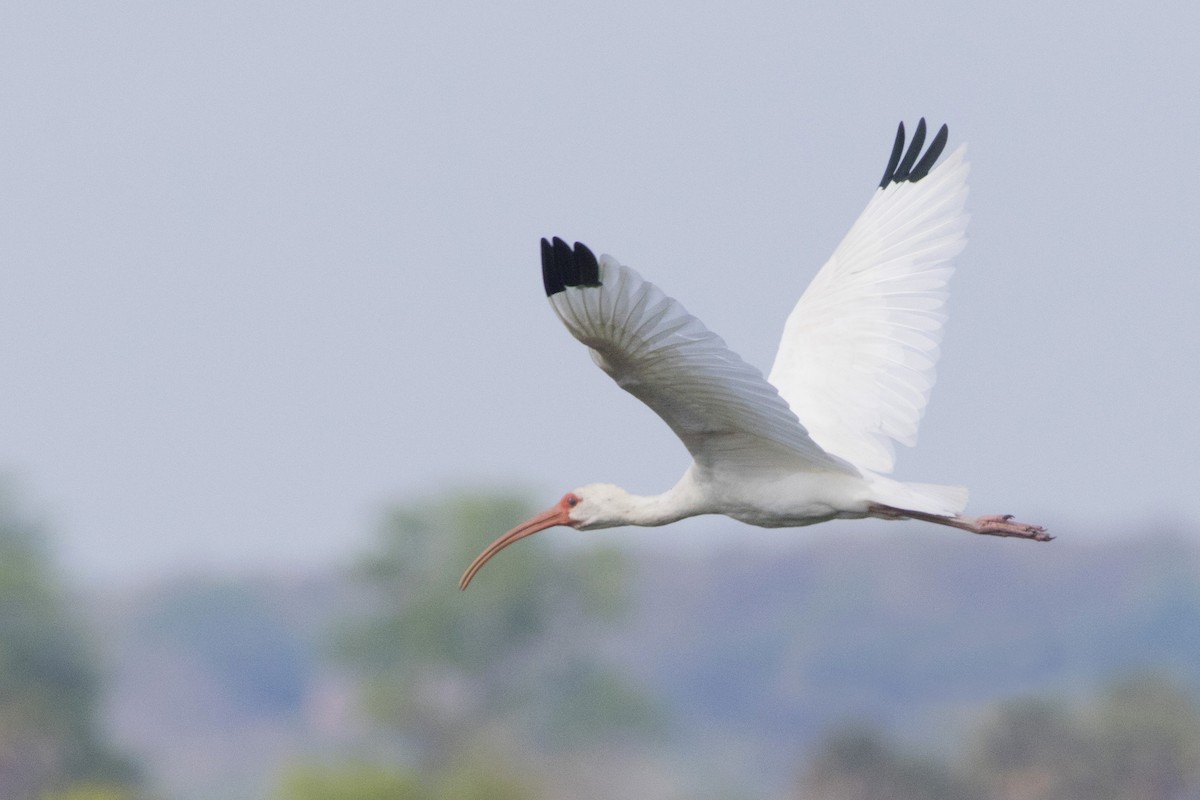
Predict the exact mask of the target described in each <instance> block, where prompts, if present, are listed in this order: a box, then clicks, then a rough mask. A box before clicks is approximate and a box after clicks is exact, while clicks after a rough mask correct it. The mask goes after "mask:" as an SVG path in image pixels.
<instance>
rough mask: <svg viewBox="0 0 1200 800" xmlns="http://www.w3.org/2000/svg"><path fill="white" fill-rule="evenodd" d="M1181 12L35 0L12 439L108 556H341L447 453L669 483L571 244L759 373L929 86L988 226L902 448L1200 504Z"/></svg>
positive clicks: (926, 471) (936, 476) (1160, 504)
mask: <svg viewBox="0 0 1200 800" xmlns="http://www.w3.org/2000/svg"><path fill="white" fill-rule="evenodd" d="M1157 9H1158V10H1153V9H1152V8H1151V7H1147V6H1144V5H1143V6H1136V7H1135V5H1134V4H1132V3H1114V2H1101V3H1099V4H1092V5H1090V6H1086V7H1085V6H1080V5H1078V4H1063V5H1062V6H1061V7H1055V6H1053V5H1050V4H1045V3H1043V2H1030V1H1028V0H1022V1H1021V2H1016V3H1008V4H1004V5H993V6H987V5H983V4H960V3H951V2H929V3H920V2H918V3H905V4H882V3H878V4H877V3H863V2H839V3H828V4H825V7H823V8H816V7H814V4H797V3H782V2H780V3H740V4H736V5H734V4H729V5H728V6H725V5H720V6H718V5H712V4H695V3H686V4H685V3H678V4H646V3H642V2H638V3H626V4H597V3H580V2H574V3H570V2H569V3H562V2H555V3H548V2H530V3H520V4H514V5H507V6H506V5H503V4H491V3H452V2H447V3H437V4H416V3H398V4H345V3H338V4H325V5H309V4H304V5H297V4H293V3H279V4H264V3H250V4H245V3H228V4H217V3H203V4H190V5H188V4H181V3H173V4H159V3H136V4H135V3H129V4H91V3H87V4H84V3H81V4H77V5H74V6H72V5H68V4H53V6H52V5H51V4H26V5H24V6H22V7H15V6H14V5H13V4H8V5H6V6H5V7H4V8H3V9H2V10H0V75H2V76H3V77H2V80H0V287H3V289H2V291H0V376H2V381H3V384H2V385H3V391H0V467H2V468H3V469H4V470H5V471H6V472H7V473H8V474H9V475H11V476H13V478H14V479H15V481H16V485H17V486H18V487H19V489H21V490H22V491H23V493H24V494H25V496H26V497H28V498H29V499H30V500H31V503H32V505H33V506H34V507H35V508H37V509H39V510H40V512H41V513H43V515H44V517H45V519H46V521H47V522H48V524H49V525H50V526H51V528H52V529H53V530H54V531H55V532H56V534H57V535H58V538H59V541H60V543H61V554H62V556H63V557H64V559H65V561H66V563H67V565H68V566H69V568H70V569H71V570H72V572H73V573H75V574H76V575H79V576H82V577H85V578H89V579H98V580H113V579H127V578H142V577H146V576H149V575H153V574H155V573H157V572H159V571H161V570H164V569H169V570H180V569H203V568H211V567H218V568H228V569H239V570H242V569H256V568H258V567H262V566H270V565H280V564H291V565H298V566H306V565H312V564H316V563H320V562H321V561H323V560H327V559H335V558H341V557H344V556H345V555H347V554H349V553H350V552H352V551H353V550H354V549H356V548H358V547H360V546H362V545H363V543H364V542H366V541H367V540H368V539H369V534H370V531H371V526H372V524H373V521H374V519H375V518H376V515H377V513H378V512H379V510H380V508H381V506H382V505H383V504H384V503H386V502H388V501H390V500H395V499H405V498H411V497H416V496H419V495H420V494H422V493H424V492H427V491H431V490H436V489H439V488H441V487H445V486H448V485H473V484H494V483H503V484H508V485H519V486H525V487H528V488H530V489H531V490H532V491H533V493H534V494H535V496H538V497H543V498H544V500H545V502H546V503H547V504H549V503H550V502H551V501H553V500H555V499H556V498H557V497H558V496H559V495H560V494H561V493H562V492H563V491H565V490H567V489H569V488H572V487H574V486H577V485H579V484H582V483H586V482H590V481H594V480H606V481H613V482H616V483H620V484H622V485H624V486H626V487H627V488H629V489H631V490H633V491H639V492H656V491H661V490H663V489H665V488H667V487H669V486H670V485H671V484H672V483H673V482H674V481H675V479H676V478H677V477H678V474H679V473H680V472H681V471H682V470H683V469H684V467H685V466H686V463H687V457H686V453H685V451H684V450H683V448H682V447H681V446H680V445H679V444H678V443H677V442H676V441H675V440H674V438H673V437H672V436H671V434H670V432H669V431H668V430H667V429H666V428H665V426H663V425H662V424H661V423H660V422H659V421H658V419H657V418H655V417H654V416H653V415H652V414H651V413H650V412H649V411H647V410H646V409H644V408H643V407H641V406H640V405H639V404H638V403H637V401H636V400H634V399H633V398H632V397H629V396H627V395H625V394H624V393H622V392H620V391H619V390H618V389H616V388H615V386H613V385H612V384H611V382H610V381H609V379H608V378H607V377H606V376H604V375H603V374H602V373H600V372H599V370H597V369H596V368H595V367H594V366H593V365H592V364H591V362H590V360H589V359H588V357H587V355H586V353H585V352H584V350H583V348H582V347H580V346H579V345H578V343H576V342H575V341H574V340H573V339H572V338H571V337H570V336H569V335H568V334H567V333H566V332H565V330H563V329H562V327H561V325H560V324H559V322H558V321H557V319H556V318H555V317H554V316H553V314H552V313H551V311H550V309H549V308H548V306H547V304H546V302H545V299H544V297H543V296H542V293H541V290H540V274H539V266H538V257H537V252H538V250H537V242H538V238H539V237H541V236H544V235H555V234H557V235H561V236H563V237H564V238H568V239H571V240H575V239H578V240H581V241H584V242H586V243H588V244H589V245H590V246H591V247H592V248H593V249H595V250H596V251H597V252H609V253H612V254H613V255H615V256H616V257H618V258H619V259H620V260H622V261H623V262H625V263H628V264H630V265H631V266H634V267H635V268H637V269H638V270H639V271H640V272H641V273H642V274H643V275H644V276H646V277H647V278H649V279H650V280H652V281H654V282H655V283H657V284H658V285H659V286H661V287H662V288H663V289H664V290H665V291H666V292H667V293H669V294H672V295H674V296H675V297H677V298H679V299H680V300H681V301H682V302H683V303H684V304H685V305H686V306H687V307H688V308H689V309H690V310H691V311H692V312H693V313H695V314H696V315H697V316H699V317H700V318H701V319H703V320H704V321H705V322H706V323H707V324H708V325H709V327H711V328H712V329H713V330H715V331H717V332H718V333H720V334H721V335H722V336H723V337H724V338H725V339H726V341H728V342H729V343H730V345H731V346H732V347H734V349H736V350H738V351H739V352H740V353H742V355H743V356H744V357H746V359H747V360H748V361H750V362H751V363H753V364H755V365H757V366H759V367H760V368H767V367H769V366H770V363H771V359H772V356H773V354H774V350H775V345H776V342H777V340H778V336H779V333H780V332H781V330H782V326H783V321H784V319H785V317H786V315H787V313H788V311H789V310H790V308H791V306H792V304H793V303H794V302H795V299H796V297H797V296H798V295H799V293H800V291H801V290H802V289H803V287H804V286H805V285H806V283H807V281H808V279H809V278H810V277H811V276H812V274H813V273H814V272H815V270H816V269H817V267H818V266H819V265H820V264H821V263H822V262H823V261H824V259H825V258H826V257H827V256H828V254H829V253H830V252H831V251H832V249H833V247H834V246H835V245H836V243H837V242H838V241H839V240H840V238H841V236H842V234H843V233H844V232H845V231H846V229H847V228H848V227H849V225H850V223H851V222H852V221H853V220H854V218H855V217H856V216H857V215H858V213H859V211H860V210H861V208H862V207H863V205H864V204H865V203H866V201H867V199H868V198H869V196H870V194H871V192H872V190H873V189H874V187H875V185H876V183H877V181H878V179H879V176H880V174H881V173H882V171H883V167H884V164H885V162H886V160H887V156H888V153H889V149H890V146H891V138H892V135H893V132H894V130H895V125H896V123H897V122H898V121H899V120H901V119H904V120H907V121H908V122H909V123H910V124H912V123H915V121H916V119H917V118H918V117H920V116H925V117H927V118H928V119H929V121H930V122H931V123H933V124H934V125H935V126H936V125H937V124H940V123H942V122H946V123H948V124H949V126H950V135H951V141H950V147H951V148H953V147H955V146H957V144H958V143H960V142H963V141H967V142H969V147H970V150H969V157H970V160H971V162H972V164H973V171H972V176H971V186H972V191H971V197H970V200H969V208H970V210H971V213H972V221H971V226H970V228H969V231H968V233H969V236H970V244H969V245H968V248H967V250H966V252H965V253H964V254H963V255H962V256H961V257H960V259H959V260H958V264H959V272H958V274H957V275H956V277H955V279H954V282H953V283H952V287H951V291H952V296H951V305H950V313H951V319H950V323H949V326H948V330H947V335H946V340H945V345H944V348H943V354H944V355H943V359H942V361H941V364H940V370H939V382H938V386H937V388H936V389H935V391H934V394H933V399H932V402H931V405H930V408H929V411H928V413H927V415H926V418H925V422H924V424H923V426H922V431H921V443H920V445H919V446H918V447H917V448H916V449H915V450H912V451H908V450H904V451H903V452H901V453H900V458H899V462H898V469H897V475H898V477H901V478H903V479H908V480H921V481H934V482H944V483H965V484H967V485H968V486H970V487H971V489H972V492H973V500H972V503H971V509H972V510H974V511H976V512H980V513H992V512H1013V513H1017V514H1019V515H1020V516H1021V517H1022V518H1027V519H1029V520H1031V521H1037V522H1043V523H1045V524H1047V525H1049V526H1051V527H1053V528H1055V529H1056V530H1058V531H1060V532H1061V531H1062V530H1063V529H1064V528H1065V529H1067V530H1071V531H1074V532H1076V533H1075V535H1078V536H1089V535H1094V533H1093V527H1092V524H1093V523H1097V522H1102V521H1113V522H1114V523H1121V522H1136V521H1137V520H1138V519H1140V518H1142V517H1144V516H1149V517H1151V518H1155V519H1162V518H1169V519H1184V520H1191V521H1196V520H1198V519H1200V499H1198V498H1200V492H1198V491H1197V485H1198V483H1200V481H1198V480H1197V479H1198V478H1200V468H1198V467H1197V466H1196V459H1195V457H1194V453H1193V450H1194V447H1195V445H1196V444H1197V442H1200V415H1198V414H1197V412H1196V411H1195V410H1194V409H1195V405H1196V397H1197V394H1198V390H1200V357H1198V355H1197V346H1196V343H1197V341H1198V340H1200V314H1198V312H1197V305H1198V303H1197V298H1200V225H1198V224H1197V221H1198V219H1200V190H1198V188H1197V186H1198V184H1200V92H1197V87H1198V86H1200V58H1197V57H1196V53H1195V48H1194V38H1195V34H1196V32H1197V30H1200V12H1197V11H1196V9H1195V6H1194V5H1193V4H1189V3H1183V2H1178V3H1163V4H1158V6H1157ZM697 525H699V526H703V527H706V528H711V527H713V523H712V522H708V521H705V522H700V523H693V525H692V527H691V528H690V529H689V528H687V527H685V528H684V534H683V535H687V532H688V531H689V530H696V529H697ZM718 527H719V528H720V530H724V531H727V532H728V535H737V534H738V532H739V530H740V528H739V527H738V526H737V524H736V523H732V522H730V523H727V524H724V525H720V526H718ZM498 532H499V531H498ZM645 535H646V536H660V535H664V534H663V533H662V532H652V533H647V534H645ZM784 535H796V536H808V535H813V534H812V532H811V531H798V532H795V533H794V534H784Z"/></svg>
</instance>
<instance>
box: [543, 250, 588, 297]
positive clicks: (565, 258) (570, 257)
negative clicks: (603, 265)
mask: <svg viewBox="0 0 1200 800" xmlns="http://www.w3.org/2000/svg"><path fill="white" fill-rule="evenodd" d="M542 285H543V286H544V287H545V288H546V296H547V297H551V296H553V295H556V294H558V293H559V292H561V291H564V290H565V289H566V288H567V287H568V286H599V285H600V262H599V261H597V260H596V255H595V254H594V253H593V252H592V251H591V250H589V249H588V246H587V245H585V244H583V243H582V242H576V243H575V248H574V249H572V248H571V246H570V245H569V244H567V243H566V242H564V241H563V240H562V239H560V238H558V237H557V236H555V237H554V238H553V239H552V240H549V241H548V240H546V239H542Z"/></svg>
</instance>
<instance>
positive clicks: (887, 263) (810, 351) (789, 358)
mask: <svg viewBox="0 0 1200 800" xmlns="http://www.w3.org/2000/svg"><path fill="white" fill-rule="evenodd" d="M947 136H948V130H947V128H946V126H945V125H943V126H942V127H941V129H940V130H939V131H938V133H937V135H936V136H935V137H934V138H933V140H932V142H931V143H930V146H929V149H928V150H927V151H926V152H925V154H924V156H921V148H922V146H923V145H924V142H925V120H924V119H922V120H921V121H920V123H919V124H918V125H917V129H916V132H915V133H914V135H913V139H912V143H911V144H910V145H909V147H908V149H907V151H905V149H904V139H905V136H904V124H903V123H901V124H900V127H899V130H898V131H897V132H896V141H895V145H894V147H893V149H892V154H891V158H890V159H889V160H888V165H887V169H886V171H885V172H884V176H883V180H882V181H881V182H880V184H879V188H878V189H877V190H876V192H875V194H874V196H873V197H872V198H871V200H870V202H869V203H867V207H866V209H865V210H864V211H863V213H862V215H861V216H859V218H858V221H857V222H855V223H854V225H853V226H852V227H851V228H850V232H849V233H847V234H846V237H845V239H843V240H842V242H841V244H839V245H838V247H837V249H836V250H834V252H833V256H832V257H830V259H829V260H828V261H827V262H826V263H825V265H824V266H823V267H822V268H821V269H820V271H819V272H817V274H816V276H815V277H814V278H813V280H812V283H811V284H809V286H808V289H807V290H805V292H804V294H803V295H802V296H801V297H800V300H799V302H797V303H796V306H795V308H794V309H793V311H792V313H791V315H790V316H789V317H788V319H787V323H786V324H785V325H784V330H783V340H782V342H781V343H780V346H779V352H778V354H777V355H776V356H775V365H774V366H773V367H772V369H771V374H770V375H769V376H768V377H767V378H764V377H763V375H762V373H761V372H759V371H758V370H757V369H755V368H754V367H752V366H750V365H749V364H747V363H746V362H745V361H743V360H742V359H741V358H740V357H739V356H738V355H737V354H736V353H734V352H733V351H732V350H730V349H729V348H728V347H727V346H726V345H725V342H724V341H722V340H721V338H720V337H718V336H717V335H716V334H714V333H712V332H711V331H709V330H708V329H707V328H706V327H705V326H704V324H703V323H702V322H700V320H698V319H696V318H695V317H693V316H692V315H690V314H688V312H687V311H686V310H685V309H684V308H683V306H682V305H680V304H679V303H678V302H677V301H675V300H673V299H672V298H670V297H667V296H666V295H665V294H663V293H662V292H661V291H659V290H658V288H657V287H655V286H654V285H653V284H651V283H649V282H647V281H644V280H642V278H641V276H639V275H638V274H637V273H636V272H634V271H633V270H632V269H630V268H629V267H625V266H622V265H621V264H620V263H618V262H617V260H616V259H615V258H613V257H612V256H609V255H602V256H601V257H600V259H599V260H597V259H596V257H595V256H594V255H593V254H592V252H591V250H589V249H588V248H587V247H585V246H584V245H582V244H580V243H578V242H576V243H575V247H574V249H572V248H571V247H570V246H569V245H567V243H566V242H564V241H563V240H561V239H559V238H557V237H556V238H555V239H554V240H553V242H548V241H546V240H545V239H542V276H543V279H544V283H545V289H546V294H547V295H548V297H549V299H550V305H551V307H553V309H554V311H555V312H556V313H557V314H558V316H559V318H560V319H561V320H562V321H563V324H564V325H566V326H567V330H569V331H570V332H571V334H572V335H573V336H574V337H575V338H576V339H578V340H579V341H581V342H583V343H584V344H585V345H587V347H588V348H589V350H590V351H591V354H592V359H593V360H594V361H595V362H596V364H597V365H598V366H599V367H600V368H601V369H602V370H604V371H605V372H607V373H608V374H609V375H610V376H611V377H612V378H613V380H615V381H616V382H617V385H618V386H620V387H621V388H622V389H625V390H626V391H627V392H629V393H630V394H632V395H633V396H635V397H637V398H638V399H639V400H641V401H642V402H644V403H645V404H646V405H648V406H649V407H650V408H651V409H652V410H653V411H654V412H655V413H656V414H658V415H659V416H660V417H662V419H663V421H664V422H666V423H667V425H669V426H670V427H671V430H673V431H674V432H675V434H676V435H677V436H679V438H680V439H681V440H683V444H684V445H685V446H686V447H687V449H688V451H689V452H690V453H691V455H692V459H693V463H692V465H691V466H690V467H689V468H688V470H687V472H685V473H684V475H683V477H682V478H681V479H680V480H679V482H678V483H676V484H675V486H674V487H672V488H671V489H670V490H669V491H667V492H665V493H663V494H660V495H656V496H653V497H641V496H638V495H633V494H630V493H629V492H626V491H625V490H624V489H621V488H620V487H617V486H613V485H611V484H606V483H593V484H588V485H587V486H581V487H579V488H578V489H574V490H572V491H570V492H568V493H567V494H566V495H564V496H563V498H562V499H561V500H560V501H559V502H558V503H557V504H556V505H554V506H553V507H552V508H550V509H548V510H546V511H544V512H542V513H541V514H538V515H537V516H535V517H533V518H532V519H530V520H528V521H527V522H525V523H523V524H521V525H518V526H517V527H516V528H513V529H512V530H511V531H509V532H508V533H506V534H504V535H503V536H501V537H500V538H499V539H497V540H496V541H495V542H493V543H492V544H491V545H490V546H489V547H488V548H487V549H486V550H484V551H483V552H482V553H481V554H480V555H479V557H478V558H476V559H475V561H474V562H473V563H472V564H471V566H470V567H469V568H468V569H467V571H466V572H465V573H463V576H462V579H461V580H460V581H459V587H460V588H462V589H465V588H466V587H467V585H468V584H469V583H470V582H471V579H472V578H474V577H475V574H476V573H477V572H478V571H479V569H480V568H481V567H482V566H483V565H484V564H485V563H486V562H487V561H488V559H490V558H491V557H492V556H494V555H495V554H496V553H498V552H500V551H501V550H502V549H504V548H505V547H507V546H508V545H510V544H512V543H513V542H516V541H517V540H519V539H523V538H525V537H526V536H530V535H532V534H534V533H537V532H538V531H541V530H544V529H546V528H550V527H553V526H556V525H566V526H570V527H572V528H576V529H578V530H594V529H597V528H611V527H615V526H619V525H647V526H653V525H665V524H667V523H670V522H675V521H677V520H680V519H683V518H685V517H692V516H696V515H698V514H724V515H726V516H729V517H733V518H734V519H737V520H741V521H742V522H746V523H749V524H751V525H759V526H762V527H790V526H801V525H812V524H815V523H818V522H825V521H827V520H831V519H861V518H864V517H875V518H879V519H888V520H897V519H916V520H924V521H926V522H933V523H937V524H940V525H949V526H952V527H955V528H960V529H962V530H966V531H970V532H972V533H980V534H990V535H994V536H1014V537H1019V538H1024V539H1033V540H1036V541H1049V540H1050V539H1051V538H1052V537H1051V536H1050V535H1048V534H1047V533H1046V531H1045V529H1044V528H1042V527H1040V526H1037V525H1026V524H1023V523H1018V522H1014V521H1013V520H1012V517H1011V515H1004V516H986V517H967V516H963V513H962V512H963V510H964V508H965V507H966V503H967V490H966V489H965V488H963V487H959V486H939V485H932V484H924V483H902V482H900V481H897V480H894V479H892V478H890V477H887V474H888V473H890V472H891V471H892V466H893V463H894V461H895V452H894V447H893V441H897V442H901V443H903V444H906V445H910V446H911V445H913V444H915V442H916V434H917V426H918V423H919V422H920V419H921V414H922V412H923V411H924V409H925V404H926V402H927V400H928V399H929V390H930V388H931V387H932V386H933V381H934V364H935V362H936V361H937V357H938V341H939V339H940V338H941V328H942V323H943V321H944V320H945V312H944V310H943V309H944V306H945V302H946V297H947V290H946V284H947V281H948V280H949V278H950V275H951V273H952V272H953V270H954V268H953V265H952V264H951V260H952V259H953V258H954V256H956V255H958V253H959V252H961V251H962V249H963V247H964V246H965V244H966V237H965V231H966V227H967V214H966V213H965V211H964V210H963V207H964V204H965V202H966V197H967V172H968V165H967V161H966V146H965V145H963V146H960V147H959V148H958V149H957V150H956V151H954V153H952V154H951V155H950V156H949V157H948V158H946V159H945V160H944V161H943V162H942V163H941V164H939V165H938V166H937V167H936V168H934V166H933V165H934V163H935V162H936V161H937V159H938V157H939V156H940V155H941V153H942V150H943V149H944V148H945V146H946V140H947ZM902 154H903V156H902ZM918 158H919V160H918Z"/></svg>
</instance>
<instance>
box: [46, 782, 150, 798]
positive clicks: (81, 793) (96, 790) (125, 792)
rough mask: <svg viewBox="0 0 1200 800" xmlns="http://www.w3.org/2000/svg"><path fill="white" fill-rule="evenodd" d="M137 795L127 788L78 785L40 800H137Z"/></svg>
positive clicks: (96, 784)
mask: <svg viewBox="0 0 1200 800" xmlns="http://www.w3.org/2000/svg"><path fill="white" fill-rule="evenodd" d="M137 797H138V795H137V794H136V793H135V792H134V791H133V790H132V789H130V788H128V787H127V786H115V785H112V784H107V783H92V782H86V783H78V784H73V785H71V786H68V787H67V788H66V789H63V790H62V791H59V792H49V793H47V794H43V795H42V796H41V798H40V800H137Z"/></svg>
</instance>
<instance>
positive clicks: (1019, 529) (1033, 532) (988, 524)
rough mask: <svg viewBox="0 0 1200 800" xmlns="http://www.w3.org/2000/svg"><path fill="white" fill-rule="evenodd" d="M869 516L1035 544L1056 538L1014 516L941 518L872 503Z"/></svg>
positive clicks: (1037, 526) (921, 512)
mask: <svg viewBox="0 0 1200 800" xmlns="http://www.w3.org/2000/svg"><path fill="white" fill-rule="evenodd" d="M867 514H868V515H869V516H872V517H876V518H878V519H919V520H921V521H923V522H932V523H934V524H935V525H949V526H950V527H952V528H958V529H959V530H964V531H970V532H971V533H980V534H985V535H987V536H1013V537H1016V538H1018V539H1032V540H1033V541H1035V542H1048V541H1050V540H1051V539H1053V538H1054V537H1053V536H1051V535H1050V534H1048V533H1046V529H1045V528H1043V527H1042V526H1041V525H1026V524H1025V523H1023V522H1013V521H1012V514H1004V515H1002V516H1000V515H994V516H988V517H961V516H960V517H941V516H938V515H937V514H926V513H925V512H923V511H909V510H907V509H903V508H892V507H891V506H885V505H880V504H878V503H872V504H871V506H870V508H869V509H868V511H867Z"/></svg>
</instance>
